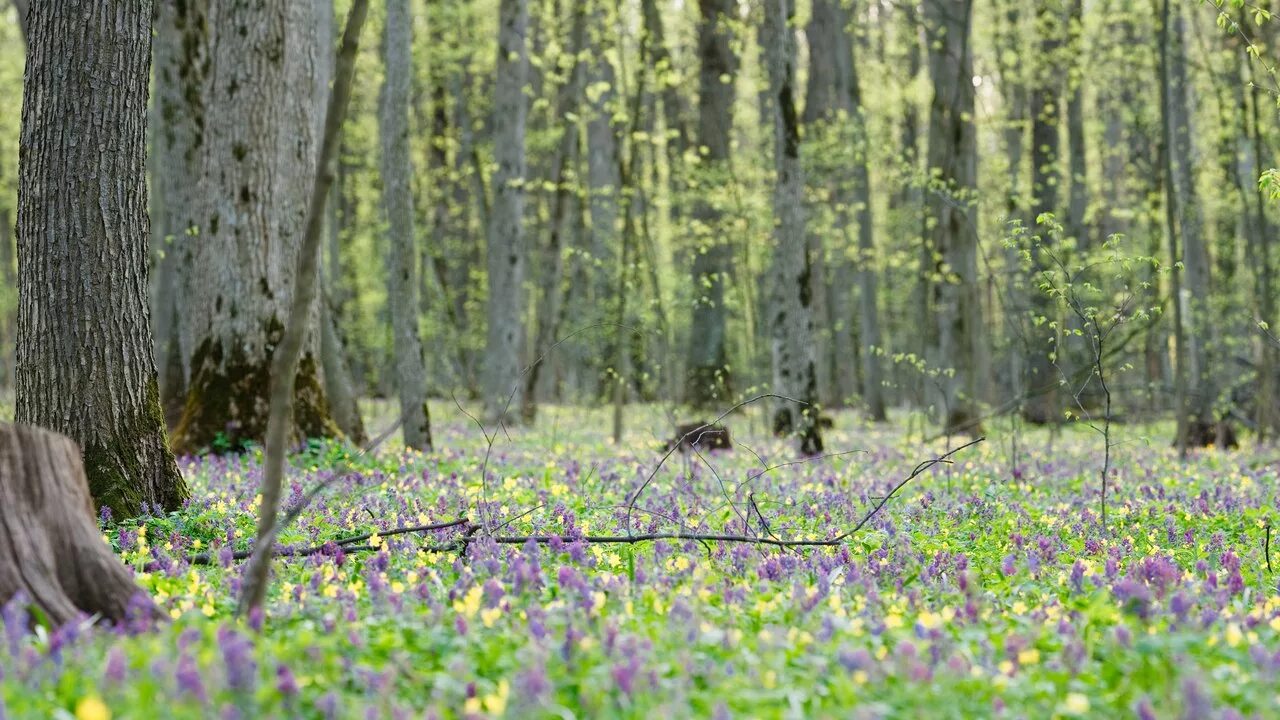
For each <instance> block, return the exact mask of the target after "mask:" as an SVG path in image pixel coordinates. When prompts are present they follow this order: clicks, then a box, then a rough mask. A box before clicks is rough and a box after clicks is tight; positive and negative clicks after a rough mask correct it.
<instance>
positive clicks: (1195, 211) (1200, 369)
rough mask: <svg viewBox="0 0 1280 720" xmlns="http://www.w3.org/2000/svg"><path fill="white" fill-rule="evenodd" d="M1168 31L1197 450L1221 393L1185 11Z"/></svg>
mask: <svg viewBox="0 0 1280 720" xmlns="http://www.w3.org/2000/svg"><path fill="white" fill-rule="evenodd" d="M1169 12H1170V16H1169V23H1170V24H1169V26H1168V29H1167V33H1168V35H1167V40H1168V43H1169V49H1168V68H1167V71H1168V74H1167V77H1166V80H1167V83H1168V91H1167V92H1168V96H1167V101H1168V109H1167V112H1168V115H1167V118H1168V120H1167V122H1168V125H1169V134H1170V145H1169V148H1170V157H1169V162H1170V166H1169V171H1170V176H1169V185H1170V189H1171V190H1172V192H1173V195H1174V198H1175V203H1176V204H1175V207H1176V208H1177V217H1178V235H1179V237H1180V238H1181V240H1182V256H1181V262H1182V265H1183V272H1184V273H1185V274H1186V287H1185V288H1183V290H1182V292H1181V293H1179V297H1177V298H1176V299H1175V301H1176V302H1178V303H1179V305H1181V307H1182V323H1183V324H1184V326H1185V327H1184V328H1183V332H1182V337H1183V341H1184V342H1185V345H1186V353H1185V357H1186V360H1187V371H1188V372H1187V380H1188V383H1189V384H1188V385H1187V396H1188V401H1189V405H1188V408H1187V411H1188V412H1189V414H1190V418H1189V424H1188V427H1187V431H1188V437H1187V441H1188V442H1189V443H1190V444H1192V445H1206V444H1211V442H1212V438H1213V434H1214V426H1215V422H1214V404H1215V402H1216V401H1217V388H1216V383H1215V382H1214V375H1213V372H1212V368H1211V367H1210V363H1209V356H1210V344H1211V342H1210V339H1211V333H1212V330H1211V321H1210V318H1209V312H1210V308H1209V299H1210V296H1209V292H1210V290H1211V287H1210V279H1209V249H1208V246H1207V245H1206V242H1205V238H1204V228H1203V225H1202V220H1201V212H1200V202H1199V199H1198V198H1197V197H1196V190H1195V163H1196V151H1195V144H1194V143H1193V142H1192V138H1193V133H1192V129H1191V118H1190V112H1191V104H1190V102H1191V98H1190V87H1189V78H1188V77H1187V60H1186V54H1187V47H1186V37H1185V35H1186V32H1185V29H1184V24H1185V23H1184V20H1183V15H1182V11H1181V9H1180V8H1173V9H1171V10H1170V11H1169Z"/></svg>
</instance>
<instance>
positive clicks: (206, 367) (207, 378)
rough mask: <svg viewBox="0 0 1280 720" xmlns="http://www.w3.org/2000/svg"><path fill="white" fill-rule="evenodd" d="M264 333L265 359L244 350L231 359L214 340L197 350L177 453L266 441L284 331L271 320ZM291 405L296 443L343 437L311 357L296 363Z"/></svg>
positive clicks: (236, 448)
mask: <svg viewBox="0 0 1280 720" xmlns="http://www.w3.org/2000/svg"><path fill="white" fill-rule="evenodd" d="M265 332H266V337H267V348H268V350H267V352H266V353H265V354H264V356H263V357H250V356H249V355H247V354H246V353H244V352H243V351H240V350H235V351H233V352H232V353H230V354H227V353H226V352H224V350H223V347H222V344H221V343H220V342H218V341H217V340H214V339H205V340H204V341H203V342H202V343H201V344H200V346H199V347H198V348H197V349H196V352H195V354H194V356H193V357H192V362H191V367H192V377H191V385H190V388H189V389H188V391H187V399H186V404H185V405H184V406H183V410H182V419H181V420H179V421H178V427H177V429H175V430H174V437H173V447H174V451H175V452H177V453H179V454H198V453H204V452H219V453H220V452H241V451H243V450H244V449H245V448H246V447H247V446H248V445H249V444H251V443H257V444H261V443H262V442H263V439H264V438H265V437H266V434H267V415H268V413H269V409H270V405H271V356H272V354H273V352H274V350H275V347H276V346H277V344H278V342H279V340H280V338H281V337H282V336H283V327H282V326H281V325H280V323H279V322H278V321H276V320H274V319H273V320H272V321H270V322H268V323H267V326H266V328H265ZM237 345H238V344H237ZM293 403H294V404H293V417H294V428H295V432H294V433H292V434H291V437H292V440H294V441H300V440H302V439H304V438H310V437H341V436H342V431H341V430H339V429H338V425H337V423H336V422H334V420H333V416H332V414H331V413H330V411H329V402H328V399H327V397H326V396H325V392H324V386H323V384H322V383H321V382H320V373H319V366H318V364H317V362H316V359H315V357H314V356H313V355H311V354H310V353H308V354H306V355H304V356H303V357H302V360H301V362H300V363H299V364H298V375H297V378H296V383H295V385H294V398H293Z"/></svg>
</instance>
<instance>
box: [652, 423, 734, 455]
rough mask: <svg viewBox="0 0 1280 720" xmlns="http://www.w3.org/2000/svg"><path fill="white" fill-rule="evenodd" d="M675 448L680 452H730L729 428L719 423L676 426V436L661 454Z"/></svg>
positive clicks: (668, 442) (731, 442) (731, 441)
mask: <svg viewBox="0 0 1280 720" xmlns="http://www.w3.org/2000/svg"><path fill="white" fill-rule="evenodd" d="M672 448H677V449H679V450H680V452H682V453H684V452H691V451H693V450H695V449H696V450H698V451H700V452H705V451H708V450H732V449H733V440H731V439H730V438H729V428H727V427H725V426H724V425H721V424H719V423H704V422H692V423H685V424H683V425H677V426H676V434H675V436H674V437H672V438H671V440H669V441H667V444H666V445H664V446H663V448H662V451H663V452H669V451H670V450H671V449H672Z"/></svg>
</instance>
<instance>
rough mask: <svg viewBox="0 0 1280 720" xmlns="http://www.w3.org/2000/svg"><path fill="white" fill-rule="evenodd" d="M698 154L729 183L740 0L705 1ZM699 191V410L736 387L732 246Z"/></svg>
mask: <svg viewBox="0 0 1280 720" xmlns="http://www.w3.org/2000/svg"><path fill="white" fill-rule="evenodd" d="M698 7H699V10H700V12H701V22H700V23H699V25H698V60H699V64H700V69H699V73H698V136H697V142H698V145H699V148H698V155H699V164H700V165H701V167H702V176H703V179H702V182H707V183H715V182H725V181H727V180H728V177H727V174H728V172H729V169H728V161H729V142H730V139H731V135H732V134H733V102H734V96H735V93H734V85H733V84H734V82H735V81H736V77H737V72H738V56H737V54H736V53H735V52H734V49H733V43H732V41H733V32H732V30H731V28H730V26H729V24H730V22H732V20H733V19H734V16H735V14H736V13H737V3H736V2H734V0H699V2H698ZM706 195H707V192H706V191H699V192H698V199H697V200H695V202H694V208H693V213H692V215H693V223H692V225H693V229H694V236H695V240H696V242H697V244H698V247H697V249H695V251H694V260H693V294H694V297H693V317H692V319H691V321H690V327H689V356H688V360H687V362H686V367H687V371H686V378H685V401H686V402H688V403H689V404H691V405H693V406H695V407H701V406H706V405H710V404H711V403H713V402H715V401H716V400H718V399H723V398H725V397H727V395H728V391H729V388H730V387H731V377H730V373H729V356H728V350H727V345H726V340H727V338H726V324H727V319H728V311H727V309H726V308H725V297H724V296H725V292H724V291H725V285H726V284H727V281H728V279H729V274H730V272H731V271H732V269H731V267H730V263H731V259H732V250H733V249H732V246H731V245H730V244H729V243H728V242H727V241H726V240H725V239H724V238H723V237H721V235H720V229H719V227H718V226H719V224H720V217H721V212H720V210H719V209H718V208H716V207H715V206H714V205H713V204H711V203H710V202H707V200H706Z"/></svg>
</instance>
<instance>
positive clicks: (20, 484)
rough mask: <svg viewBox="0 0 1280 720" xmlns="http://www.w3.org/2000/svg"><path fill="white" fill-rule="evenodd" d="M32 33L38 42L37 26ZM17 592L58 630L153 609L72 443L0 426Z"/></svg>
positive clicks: (6, 558)
mask: <svg viewBox="0 0 1280 720" xmlns="http://www.w3.org/2000/svg"><path fill="white" fill-rule="evenodd" d="M98 1H99V0H90V2H98ZM33 30H35V33H34V37H33V39H34V40H35V41H36V43H37V44H38V43H39V42H40V40H39V38H40V25H39V21H38V20H37V22H36V23H33ZM19 593H21V594H22V596H23V597H24V598H25V599H26V600H27V601H29V602H31V603H32V604H34V605H35V606H36V607H38V608H39V609H40V610H41V611H43V612H44V614H45V615H47V616H48V618H49V620H50V622H51V623H52V624H53V625H54V626H55V627H56V626H60V625H63V624H65V623H67V622H70V621H72V620H75V619H76V618H78V617H81V616H82V615H101V616H102V618H103V619H105V620H108V621H110V622H120V621H122V620H125V619H126V618H127V617H128V616H129V614H130V612H135V613H136V612H149V611H150V610H151V609H152V607H153V606H152V604H151V601H150V600H149V599H147V598H146V595H145V594H144V593H143V592H142V589H141V588H139V587H138V586H137V584H135V583H134V581H133V573H131V572H129V569H128V568H127V567H125V566H124V564H123V563H121V562H120V560H119V558H117V557H116V556H115V555H114V554H113V553H112V552H111V548H110V546H108V545H107V544H106V543H105V542H103V540H102V533H101V531H100V530H99V529H98V523H97V519H96V518H95V516H94V512H93V499H92V498H91V497H90V496H89V490H88V484H87V482H86V480H85V474H84V466H83V465H82V464H81V462H80V448H79V447H78V446H77V445H76V443H75V441H73V440H72V439H71V438H69V437H66V436H65V435H59V434H57V433H53V432H50V431H48V430H43V429H41V428H36V427H31V426H28V425H13V424H10V423H0V605H4V604H5V603H7V602H9V601H10V600H11V599H12V598H13V597H14V596H15V595H17V594H19Z"/></svg>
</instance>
